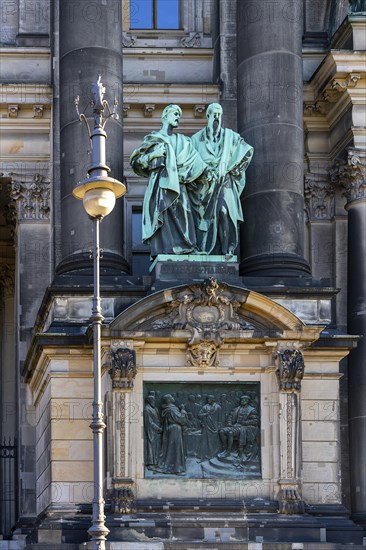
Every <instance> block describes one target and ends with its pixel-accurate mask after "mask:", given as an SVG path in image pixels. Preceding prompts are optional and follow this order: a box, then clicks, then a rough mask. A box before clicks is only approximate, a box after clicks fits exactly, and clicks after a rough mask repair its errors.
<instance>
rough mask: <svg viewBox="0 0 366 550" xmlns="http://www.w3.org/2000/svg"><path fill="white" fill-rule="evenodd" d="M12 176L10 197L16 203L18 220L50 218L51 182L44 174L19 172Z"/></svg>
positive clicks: (10, 174)
mask: <svg viewBox="0 0 366 550" xmlns="http://www.w3.org/2000/svg"><path fill="white" fill-rule="evenodd" d="M9 176H11V191H10V197H11V199H12V200H13V201H14V203H15V210H16V215H17V219H18V221H23V220H31V221H39V220H49V219H50V211H51V209H50V194H51V183H50V180H49V179H48V178H46V177H45V176H43V175H42V174H34V173H30V174H24V173H22V174H17V173H15V172H14V173H13V172H12V173H9Z"/></svg>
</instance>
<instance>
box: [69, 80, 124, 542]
mask: <svg viewBox="0 0 366 550" xmlns="http://www.w3.org/2000/svg"><path fill="white" fill-rule="evenodd" d="M104 94H105V88H104V87H103V84H102V83H101V77H100V76H99V77H98V80H97V82H96V83H94V84H93V85H92V97H93V98H92V100H91V101H90V103H89V105H91V106H92V107H93V115H94V128H93V130H92V131H90V127H89V123H88V121H87V118H86V116H85V114H84V113H81V114H80V113H79V97H77V98H76V99H75V105H76V112H77V114H78V116H79V120H82V121H84V122H85V124H86V126H87V129H88V133H89V137H90V140H91V144H92V166H91V168H90V169H89V170H88V177H87V178H86V179H85V180H83V181H80V182H79V183H78V184H77V186H76V187H75V189H74V190H73V195H74V197H76V198H77V199H80V200H82V201H83V206H84V208H85V210H86V212H87V214H88V215H89V217H90V218H91V219H92V220H93V221H94V229H95V231H94V242H93V273H94V278H93V283H94V297H93V310H92V316H91V318H90V321H91V324H92V326H93V378H94V397H93V416H92V422H91V424H90V428H91V429H92V432H93V481H94V496H93V521H92V525H91V527H90V529H89V530H88V533H89V535H90V537H91V541H92V549H93V550H105V540H106V536H107V535H108V533H109V530H108V529H107V527H106V526H105V516H104V498H103V460H102V451H103V448H102V443H103V440H102V437H103V431H104V428H105V424H104V421H103V402H102V391H101V378H102V375H101V353H100V352H101V327H102V322H103V320H104V317H103V315H102V308H101V304H100V275H99V271H100V257H101V249H100V246H99V228H100V222H101V221H102V219H103V218H104V217H105V216H108V214H110V213H111V212H112V210H113V208H114V205H115V203H116V199H117V198H118V197H122V195H124V194H125V193H126V187H125V185H124V184H123V183H121V182H120V181H118V180H116V179H113V178H110V177H109V176H108V174H109V172H110V169H109V167H108V166H107V165H106V155H105V141H106V137H107V134H106V132H105V130H104V127H105V124H106V122H107V120H108V118H111V117H112V118H115V119H118V115H117V113H116V108H117V101H116V100H115V101H114V107H113V111H111V109H110V107H109V105H108V102H107V101H106V100H105V99H103V96H104ZM105 109H107V112H108V114H107V116H106V117H105V119H104V120H103V112H104V110H105Z"/></svg>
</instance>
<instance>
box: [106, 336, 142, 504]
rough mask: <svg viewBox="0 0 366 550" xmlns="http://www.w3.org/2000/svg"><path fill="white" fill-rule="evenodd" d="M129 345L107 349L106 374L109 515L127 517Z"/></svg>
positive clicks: (132, 357)
mask: <svg viewBox="0 0 366 550" xmlns="http://www.w3.org/2000/svg"><path fill="white" fill-rule="evenodd" d="M115 344H117V345H115ZM127 346H128V347H127ZM132 346H133V344H132V345H131V343H126V342H117V343H114V345H113V344H112V348H111V368H110V370H109V374H110V376H111V381H112V391H111V393H112V398H111V402H112V414H111V429H112V433H111V438H110V440H109V441H108V446H109V447H112V453H111V464H110V465H108V466H109V470H110V472H111V475H112V487H111V490H110V497H111V511H112V514H128V513H131V512H132V511H133V509H134V498H135V489H134V482H133V480H132V479H131V477H132V472H131V461H130V452H129V446H130V430H131V429H133V426H131V423H132V421H133V418H132V417H133V415H132V411H133V407H134V404H133V400H132V391H133V388H134V379H135V376H136V374H137V367H136V351H135V350H134V349H133V347H132Z"/></svg>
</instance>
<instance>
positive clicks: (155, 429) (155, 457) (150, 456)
mask: <svg viewBox="0 0 366 550" xmlns="http://www.w3.org/2000/svg"><path fill="white" fill-rule="evenodd" d="M144 427H145V445H146V455H145V464H146V466H154V465H156V464H157V463H158V461H159V454H160V440H161V435H160V434H161V426H160V419H159V413H158V409H157V408H156V407H153V406H152V405H150V403H147V404H146V406H145V409H144Z"/></svg>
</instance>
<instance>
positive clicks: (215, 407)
mask: <svg viewBox="0 0 366 550" xmlns="http://www.w3.org/2000/svg"><path fill="white" fill-rule="evenodd" d="M220 417H221V407H220V405H219V404H218V403H216V402H215V397H214V396H213V395H209V396H208V397H207V403H206V405H204V406H203V407H202V409H201V410H200V412H199V413H198V418H199V419H200V422H201V426H202V432H201V444H200V452H199V455H200V457H201V460H206V459H209V458H212V457H213V456H214V455H215V454H217V453H218V451H219V449H220V439H219V428H220Z"/></svg>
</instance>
